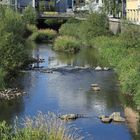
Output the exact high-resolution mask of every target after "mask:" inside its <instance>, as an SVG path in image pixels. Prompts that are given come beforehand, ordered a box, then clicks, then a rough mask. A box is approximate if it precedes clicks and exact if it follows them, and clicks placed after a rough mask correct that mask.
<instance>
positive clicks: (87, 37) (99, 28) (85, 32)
mask: <svg viewBox="0 0 140 140" xmlns="http://www.w3.org/2000/svg"><path fill="white" fill-rule="evenodd" d="M59 33H60V35H67V36H73V37H76V38H77V39H79V40H80V41H81V42H82V44H83V45H85V46H91V40H93V39H94V38H95V37H98V36H102V35H110V34H111V33H110V32H109V25H108V19H107V17H106V16H105V15H104V14H99V13H92V14H90V15H89V16H88V17H87V20H86V21H78V22H77V20H74V19H70V20H69V21H68V22H67V23H65V24H63V25H62V26H61V28H60V29H59Z"/></svg>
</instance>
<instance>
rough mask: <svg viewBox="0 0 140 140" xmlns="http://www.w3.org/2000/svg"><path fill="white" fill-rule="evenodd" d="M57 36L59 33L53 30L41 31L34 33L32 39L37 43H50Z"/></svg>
mask: <svg viewBox="0 0 140 140" xmlns="http://www.w3.org/2000/svg"><path fill="white" fill-rule="evenodd" d="M56 35H57V32H56V31H54V30H52V29H41V30H38V31H37V32H35V33H33V34H32V35H31V36H30V39H31V40H32V41H36V42H48V41H53V39H54V38H55V37H56Z"/></svg>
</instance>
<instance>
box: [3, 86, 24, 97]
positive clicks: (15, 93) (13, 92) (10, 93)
mask: <svg viewBox="0 0 140 140" xmlns="http://www.w3.org/2000/svg"><path fill="white" fill-rule="evenodd" d="M25 94H26V92H23V91H21V90H19V89H18V88H14V89H5V90H2V91H0V100H12V99H15V98H18V97H20V96H23V95H25Z"/></svg>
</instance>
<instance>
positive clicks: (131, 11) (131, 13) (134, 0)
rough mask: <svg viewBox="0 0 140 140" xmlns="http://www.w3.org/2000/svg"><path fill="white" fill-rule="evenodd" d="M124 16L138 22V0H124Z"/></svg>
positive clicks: (139, 1)
mask: <svg viewBox="0 0 140 140" xmlns="http://www.w3.org/2000/svg"><path fill="white" fill-rule="evenodd" d="M126 18H127V19H128V20H129V21H132V22H135V23H138V24H140V0H126Z"/></svg>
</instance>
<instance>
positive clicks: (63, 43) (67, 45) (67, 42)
mask: <svg viewBox="0 0 140 140" xmlns="http://www.w3.org/2000/svg"><path fill="white" fill-rule="evenodd" d="M80 47H81V43H80V41H78V40H77V39H76V38H74V37H71V36H59V37H57V38H56V39H55V42H54V50H55V51H59V52H67V53H76V52H78V51H79V50H80Z"/></svg>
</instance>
